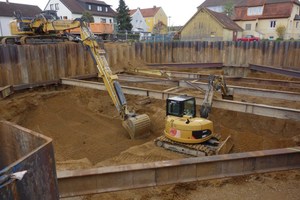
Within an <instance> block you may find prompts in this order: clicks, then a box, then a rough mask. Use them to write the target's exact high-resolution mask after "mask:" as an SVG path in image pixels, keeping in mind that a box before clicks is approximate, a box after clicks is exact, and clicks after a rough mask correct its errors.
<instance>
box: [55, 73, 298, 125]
mask: <svg viewBox="0 0 300 200" xmlns="http://www.w3.org/2000/svg"><path fill="white" fill-rule="evenodd" d="M61 83H62V84H64V85H71V86H77V87H85V88H91V89H96V90H106V88H105V86H104V84H103V83H99V82H90V81H82V80H76V79H67V78H63V79H61ZM122 90H123V92H124V94H131V95H140V96H148V97H152V98H155V99H161V100H165V99H167V98H169V97H172V96H178V95H180V94H179V93H172V92H162V91H158V90H150V89H143V88H136V87H128V86H122ZM195 98H196V104H197V105H201V104H202V102H203V99H202V98H199V97H195ZM213 107H215V108H221V109H225V110H232V111H236V112H243V113H250V114H255V115H261V116H267V117H275V118H279V119H292V120H296V121H299V120H300V110H299V109H291V108H283V107H276V106H268V105H263V104H254V103H246V102H237V101H229V100H221V99H216V100H214V103H213Z"/></svg>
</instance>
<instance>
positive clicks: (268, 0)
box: [236, 0, 300, 7]
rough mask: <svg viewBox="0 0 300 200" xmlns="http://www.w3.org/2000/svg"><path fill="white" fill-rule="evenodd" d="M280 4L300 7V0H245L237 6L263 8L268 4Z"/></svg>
mask: <svg viewBox="0 0 300 200" xmlns="http://www.w3.org/2000/svg"><path fill="white" fill-rule="evenodd" d="M278 3H280V4H281V3H296V4H298V5H300V2H299V0H243V1H241V2H240V3H239V4H238V5H236V6H238V7H240V6H248V7H252V6H262V5H266V4H278Z"/></svg>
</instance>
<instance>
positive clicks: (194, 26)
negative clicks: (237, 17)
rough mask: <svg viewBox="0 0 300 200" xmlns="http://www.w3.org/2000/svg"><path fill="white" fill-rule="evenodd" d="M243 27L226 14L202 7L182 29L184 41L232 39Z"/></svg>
mask: <svg viewBox="0 0 300 200" xmlns="http://www.w3.org/2000/svg"><path fill="white" fill-rule="evenodd" d="M242 32H243V29H242V28H241V27H239V26H238V25H237V24H236V23H235V22H234V21H232V20H231V19H230V17H228V16H227V15H226V14H223V13H218V12H214V11H212V10H210V9H208V8H205V7H202V8H199V9H198V11H197V12H196V13H195V14H194V16H193V17H192V18H191V19H190V20H189V21H188V22H187V23H186V24H185V25H184V26H183V27H182V29H181V30H180V35H181V36H180V37H181V40H182V41H232V40H235V39H236V38H237V37H241V36H242Z"/></svg>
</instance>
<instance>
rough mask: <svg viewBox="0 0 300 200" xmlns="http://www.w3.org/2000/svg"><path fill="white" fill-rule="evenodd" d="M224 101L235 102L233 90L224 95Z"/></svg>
mask: <svg viewBox="0 0 300 200" xmlns="http://www.w3.org/2000/svg"><path fill="white" fill-rule="evenodd" d="M222 99H227V100H233V88H227V93H226V94H222Z"/></svg>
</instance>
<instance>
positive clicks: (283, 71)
mask: <svg viewBox="0 0 300 200" xmlns="http://www.w3.org/2000/svg"><path fill="white" fill-rule="evenodd" d="M249 68H250V69H252V70H256V71H262V72H271V73H276V74H280V75H286V76H291V77H296V78H300V71H294V70H286V69H279V68H274V67H269V66H262V65H254V64H249Z"/></svg>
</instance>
